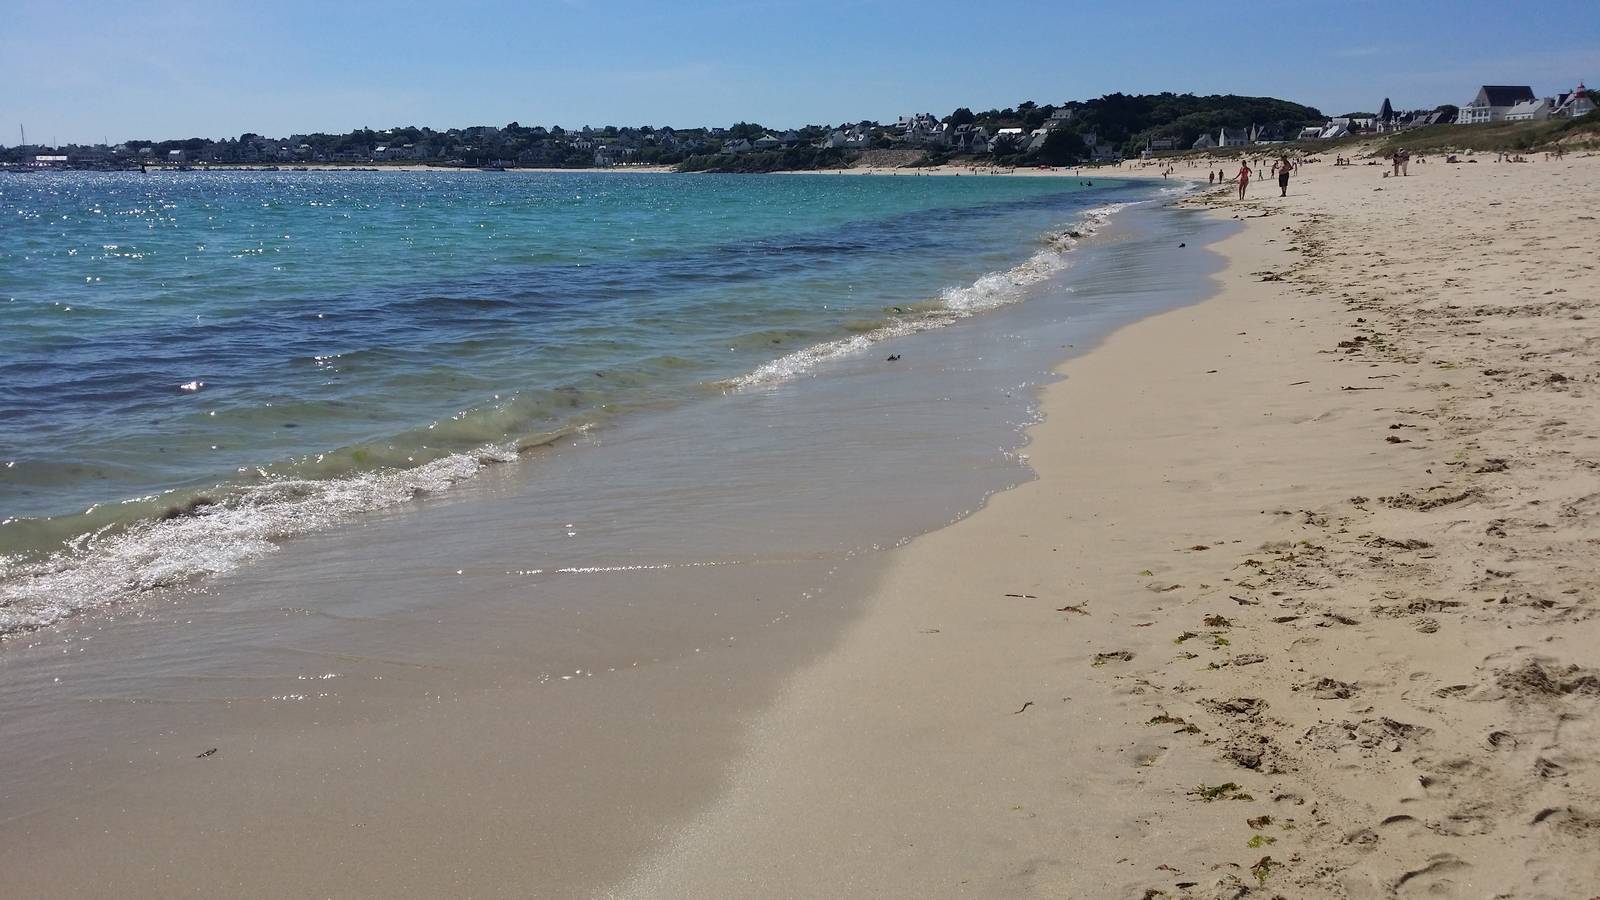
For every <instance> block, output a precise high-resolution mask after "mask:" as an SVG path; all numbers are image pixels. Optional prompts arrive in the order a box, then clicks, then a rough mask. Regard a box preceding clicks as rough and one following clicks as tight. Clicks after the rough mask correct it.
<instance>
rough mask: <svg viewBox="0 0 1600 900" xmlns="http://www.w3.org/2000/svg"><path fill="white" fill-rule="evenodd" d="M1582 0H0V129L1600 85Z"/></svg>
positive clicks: (300, 126)
mask: <svg viewBox="0 0 1600 900" xmlns="http://www.w3.org/2000/svg"><path fill="white" fill-rule="evenodd" d="M1591 4H1592V0H1584V2H1579V0H1534V2H1513V3H1508V2H1505V0H1498V2H1490V0H1459V2H1449V3H1446V2H1438V0H1400V2H1395V0H1384V2H1376V0H1342V2H1341V0H1258V2H1244V3H1228V2H1219V3H1205V4H1202V3H1193V2H1169V0H1148V2H1143V3H1137V4H1130V3H1117V4H1113V3H1099V4H1087V3H1070V4H1069V3H1061V2H1059V0H1057V2H1051V3H1043V2H1017V3H1010V4H1003V5H998V6H988V5H986V4H982V3H972V2H971V0H960V2H947V0H921V2H891V0H878V2H873V0H678V2H674V3H656V2H642V0H605V2H601V0H525V2H510V0H457V2H454V3H438V2H430V3H411V2H406V0H390V2H384V3H373V2H365V0H344V2H337V3H333V2H326V0H274V2H271V3H262V2H253V3H248V4H235V3H230V2H228V0H211V2H205V3H201V2H194V0H163V2H161V3H155V4H137V5H134V4H115V3H110V2H87V0H52V2H38V0H0V23H3V27H0V71H3V72H5V74H6V80H7V86H6V88H5V89H4V90H3V91H0V144H15V143H16V142H17V137H18V136H17V126H18V124H23V125H26V126H27V129H28V139H29V142H30V143H55V142H61V143H66V142H81V143H90V142H98V141H100V140H102V139H109V140H110V141H111V142H113V143H115V142H118V141H122V140H128V139H134V138H146V139H151V140H161V139H167V138H180V137H210V138H221V137H229V136H237V135H239V134H240V133H242V132H246V131H253V132H258V133H261V134H266V135H271V136H277V137H281V136H287V135H288V134H291V133H301V132H312V131H331V132H342V131H348V130H350V129H352V128H358V127H362V126H367V127H371V128H376V129H381V128H386V127H390V126H394V125H429V126H432V127H434V128H440V129H443V128H450V127H463V126H467V125H504V124H506V123H507V122H511V121H517V122H521V123H522V124H524V125H546V126H548V125H562V126H564V127H567V128H573V127H577V126H581V125H585V124H589V125H596V126H598V125H607V124H611V125H646V124H647V125H657V126H660V125H672V126H675V127H694V126H699V125H726V124H730V123H732V122H734V121H738V120H748V121H759V122H761V123H763V124H766V125H769V126H776V127H790V126H799V125H804V124H812V123H818V124H835V123H838V122H842V121H857V120H860V119H877V120H884V119H891V120H892V119H893V118H894V117H895V116H897V115H901V114H905V113H910V112H917V111H926V112H933V113H937V114H939V115H943V114H945V113H948V112H949V111H950V110H951V109H953V108H955V107H957V106H968V107H971V108H973V109H979V110H981V109H988V108H990V107H1006V106H1013V105H1015V104H1016V103H1018V102H1020V101H1022V100H1035V101H1037V102H1040V103H1051V102H1060V101H1063V100H1073V99H1087V98H1090V97H1095V96H1099V95H1101V94H1104V93H1109V92H1112V91H1123V92H1125V93H1147V92H1157V91H1163V90H1171V91H1176V92H1194V93H1201V94H1210V93H1237V94H1251V95H1267V96H1275V97H1282V98H1284V99H1288V100H1295V101H1298V102H1301V103H1307V104H1310V105H1312V106H1316V107H1318V108H1320V109H1321V110H1322V111H1323V112H1324V113H1328V114H1330V115H1335V114H1338V113H1341V112H1349V111H1354V110H1375V109H1376V107H1377V106H1378V105H1379V103H1380V102H1382V100H1383V98H1384V97H1391V98H1393V100H1394V103H1395V105H1396V106H1397V107H1400V108H1410V107H1424V106H1430V107H1431V106H1434V105H1436V104H1439V103H1456V104H1462V103H1465V102H1466V101H1468V100H1469V99H1471V97H1472V95H1473V93H1474V92H1475V91H1476V90H1477V87H1478V85H1479V84H1483V83H1489V84H1531V85H1532V86H1533V88H1534V90H1535V91H1536V92H1538V93H1539V94H1541V95H1544V94H1550V93H1554V92H1555V91H1558V90H1565V89H1567V88H1570V87H1571V86H1572V85H1573V83H1575V82H1576V81H1578V80H1580V79H1584V78H1588V79H1592V80H1595V81H1600V19H1596V17H1595V15H1594V8H1593V6H1592V5H1591Z"/></svg>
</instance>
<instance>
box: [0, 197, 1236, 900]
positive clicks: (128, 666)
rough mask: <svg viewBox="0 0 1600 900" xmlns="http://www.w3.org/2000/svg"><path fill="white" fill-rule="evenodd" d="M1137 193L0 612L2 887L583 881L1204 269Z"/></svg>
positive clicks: (505, 885)
mask: <svg viewBox="0 0 1600 900" xmlns="http://www.w3.org/2000/svg"><path fill="white" fill-rule="evenodd" d="M1129 214H1130V215H1134V214H1135V211H1129ZM1148 215H1149V216H1152V217H1155V218H1156V219H1159V222H1158V223H1155V224H1150V225H1149V227H1145V228H1141V227H1136V226H1135V225H1133V224H1125V225H1121V226H1119V227H1120V228H1121V231H1122V232H1125V233H1112V234H1108V235H1106V236H1105V239H1104V245H1103V246H1100V247H1098V249H1096V248H1090V247H1085V251H1086V252H1085V255H1084V256H1083V257H1082V259H1080V260H1076V261H1075V262H1074V264H1073V267H1072V268H1071V269H1069V271H1068V273H1067V275H1068V277H1067V279H1066V281H1065V282H1063V283H1046V284H1042V285H1040V286H1039V295H1038V296H1036V297H1034V298H1033V299H1030V300H1029V301H1027V302H1024V303H1021V304H1018V305H1016V306H1013V307H1008V308H1005V309H1002V310H999V311H997V312H995V313H992V314H988V315H984V316H980V317H976V318H974V319H970V320H966V321H965V322H962V323H959V324H958V325H957V326H952V327H949V328H944V329H939V330H937V331H933V332H927V333H924V334H919V335H914V336H911V337H908V338H904V339H898V340H895V341H886V342H884V343H882V344H880V345H878V346H877V348H876V349H875V351H874V352H872V353H869V354H864V355H862V356H859V357H854V358H846V359H841V360H838V361H835V362H833V363H830V364H828V365H827V366H825V367H823V369H821V370H819V371H818V374H817V375H816V376H815V377H809V378H803V379H799V380H797V381H795V382H790V383H787V384H783V385H777V386H773V387H770V388H763V389H760V390H750V391H744V392H737V393H734V394H730V395H725V396H715V397H708V398H707V399H706V401H705V402H704V403H701V404H696V405H693V406H692V408H687V409H677V410H672V411H666V412H663V413H661V414H660V415H650V414H646V415H641V416H638V417H632V418H630V419H629V421H627V422H626V423H625V424H622V425H619V426H617V427H615V428H612V429H606V430H604V431H603V432H596V433H594V434H593V435H591V436H588V437H586V438H585V439H583V440H582V441H579V442H577V443H575V444H573V445H571V446H566V447H563V448H560V449H558V450H556V451H553V452H551V453H549V454H548V455H547V456H545V457H542V458H540V459H536V460H533V461H531V462H530V463H529V464H528V465H526V466H515V467H506V468H504V469H500V470H494V471H492V472H490V473H487V474H486V475H484V476H483V477H481V478H479V479H476V480H475V481H474V482H473V483H471V484H469V485H466V486H463V487H462V488H461V489H459V490H458V491H453V492H451V493H450V494H447V495H445V496H443V497H441V498H438V499H435V500H431V501H429V502H426V503H420V504H415V505H410V506H403V507H396V508H394V509H391V510H388V511H385V512H383V513H379V514H375V515H372V516H368V517H364V518H363V519H362V520H360V522H359V523H357V524H355V525H353V526H352V527H349V528H345V529H340V530H338V531H336V532H333V533H329V534H326V535H319V536H316V537H314V538H311V539H306V540H298V541H291V542H289V543H287V544H286V545H284V546H283V547H282V549H281V550H280V551H279V552H278V553H276V554H274V555H273V556H272V557H270V558H268V559H266V560H264V561H263V562H262V563H260V564H258V565H256V566H253V567H251V568H249V569H247V570H245V571H243V572H240V573H237V574H235V575H233V576H230V577H228V578H225V579H221V580H219V581H217V582H215V583H213V584H210V585H207V586H206V587H205V588H204V590H203V591H201V592H198V593H182V592H175V593H171V594H162V595H155V596H151V597H149V598H148V600H147V601H146V602H140V603H138V604H134V605H131V606H128V607H123V608H121V609H119V610H117V611H115V612H112V613H106V614H94V615H89V616H84V617H81V618H79V619H76V620H73V621H72V622H70V623H68V624H67V625H66V626H65V627H63V628H60V629H54V630H49V631H45V632H39V633H36V634H34V635H32V636H28V637H25V638H22V639H18V640H12V641H8V642H7V644H6V646H5V647H4V652H3V653H0V721H3V722H4V723H5V727H4V730H3V732H0V740H3V741H4V746H5V753H4V754H0V867H3V868H4V870H5V871H6V872H7V881H6V885H7V888H6V892H5V893H6V894H7V896H11V895H16V896H24V897H31V896H41V897H54V896H103V895H104V894H105V892H106V891H107V890H108V888H109V887H111V886H114V887H115V889H116V890H117V891H118V892H120V893H123V894H127V895H134V896H173V895H196V894H198V895H208V896H216V895H227V896H271V897H282V896H328V895H340V896H450V895H472V896H548V897H569V896H594V895H599V894H601V893H603V891H604V886H605V885H609V884H616V883H619V882H621V881H622V880H624V879H625V878H627V877H628V876H629V875H630V873H632V872H633V871H635V870H636V868H637V866H638V865H639V863H640V861H641V860H643V859H646V858H648V857H649V855H650V854H651V853H653V852H655V851H658V850H659V849H660V848H661V847H662V846H663V842H664V841H665V840H666V839H668V838H670V837H671V836H672V835H673V834H674V833H675V831H676V828H677V826H679V825H681V824H683V823H684V822H686V821H688V820H689V819H690V817H692V816H693V815H694V814H696V812H697V811H699V810H701V809H703V808H704V807H705V806H706V804H707V803H708V802H710V801H711V800H712V799H713V798H715V797H717V796H719V795H721V794H722V792H723V791H724V790H725V788H726V786H727V779H728V777H729V773H730V772H731V771H732V768H733V765H734V762H735V761H736V760H737V759H739V758H740V757H741V755H742V754H743V753H744V751H745V750H746V749H747V748H748V746H749V745H748V738H749V732H748V731H747V726H748V724H749V723H750V722H752V721H754V720H755V719H756V717H757V716H758V715H759V714H760V713H761V711H762V710H763V709H765V708H766V707H767V706H768V705H770V704H771V702H772V701H773V699H774V698H775V696H776V694H777V691H778V690H779V689H780V687H781V685H782V683H783V681H784V679H785V678H786V677H787V676H788V675H789V674H791V673H792V672H794V671H797V670H799V669H801V668H803V667H804V666H805V665H806V664H808V663H809V662H812V661H814V660H815V659H816V658H817V657H818V656H819V654H821V653H823V652H824V651H825V650H827V648H828V647H830V646H831V645H832V643H833V641H834V640H836V639H837V637H838V635H839V633H840V631H841V629H842V628H843V627H844V626H845V625H847V624H848V623H849V622H850V621H852V620H853V618H854V617H855V616H856V615H857V614H859V612H860V609H861V602H862V599H863V598H864V597H867V596H869V595H871V594H872V585H873V583H874V580H875V578H876V577H877V575H878V573H879V571H880V570H881V569H882V566H883V557H884V556H885V552H884V551H885V550H886V549H887V548H889V547H892V546H893V545H895V544H896V543H898V542H899V541H900V540H902V539H903V538H905V537H906V536H908V535H911V534H915V533H918V532H921V531H926V530H929V529H931V528H935V527H937V526H939V525H941V524H944V523H946V522H948V521H950V520H952V519H955V518H959V517H960V516H962V515H964V514H965V513H967V512H969V511H970V510H971V509H973V508H975V507H977V506H978V505H980V504H981V503H982V502H983V499H984V496H985V495H986V494H987V493H988V492H991V491H995V490H1000V489H1003V488H1005V487H1008V486H1010V485H1012V484H1015V483H1017V482H1019V481H1022V480H1025V479H1026V478H1027V477H1028V473H1027V471H1026V470H1025V469H1024V468H1023V467H1022V466H1021V465H1020V464H1019V462H1018V460H1017V458H1016V457H1015V455H1014V454H1013V453H1012V452H1011V451H1013V450H1014V448H1015V447H1016V445H1017V443H1018V442H1019V441H1020V439H1021V436H1020V428H1021V427H1022V425H1023V424H1025V423H1026V422H1027V421H1031V419H1032V412H1031V407H1032V404H1033V402H1034V398H1035V391H1036V389H1037V386H1038V384H1039V383H1041V382H1042V381H1046V380H1049V378H1050V377H1051V376H1050V374H1049V368H1050V367H1051V366H1052V365H1054V364H1055V363H1056V362H1057V361H1059V360H1060V359H1061V358H1062V357H1063V356H1064V355H1067V354H1069V353H1071V352H1073V351H1074V349H1075V348H1076V349H1081V348H1083V347H1087V346H1089V345H1091V344H1092V343H1093V342H1094V341H1095V340H1097V339H1098V337H1099V336H1100V335H1102V334H1104V333H1106V332H1107V331H1109V330H1111V329H1112V328H1114V327H1116V326H1117V325H1119V324H1121V323H1123V322H1126V321H1129V320H1130V319H1133V318H1137V317H1138V316H1140V315H1144V314H1147V313H1149V312H1152V311H1158V310H1161V309H1165V308H1170V307H1171V306H1172V305H1174V304H1177V303H1186V302H1193V301H1195V300H1197V299H1199V298H1200V297H1201V296H1203V293H1204V291H1205V289H1206V288H1205V276H1206V274H1207V273H1208V272H1210V271H1212V270H1213V269H1214V268H1215V265H1216V264H1217V263H1216V260H1215V258H1214V257H1211V256H1208V255H1206V254H1204V252H1203V251H1202V250H1200V247H1199V245H1201V244H1203V243H1204V242H1205V241H1206V239H1207V234H1208V233H1209V232H1211V231H1213V230H1214V226H1209V225H1205V224H1204V222H1203V221H1202V220H1201V218H1200V217H1199V216H1198V215H1196V214H1193V213H1183V212H1174V211H1171V210H1151V211H1149V212H1148ZM1118 221H1119V222H1120V221H1121V220H1118ZM1134 221H1135V220H1134V219H1129V220H1128V222H1129V223H1133V222H1134ZM1152 221H1154V220H1152ZM1112 231H1113V232H1117V231H1118V229H1117V228H1114V229H1112ZM1184 240H1187V241H1188V242H1191V243H1192V245H1193V247H1192V248H1191V249H1188V250H1181V249H1179V248H1177V247H1176V243H1177V242H1182V241H1184ZM1086 243H1093V242H1086ZM1102 251H1103V252H1102ZM1074 252H1076V251H1074ZM1151 254H1156V256H1155V258H1157V259H1159V260H1163V261H1164V262H1162V264H1161V265H1158V266H1153V267H1152V266H1148V265H1145V264H1144V263H1145V262H1146V258H1147V257H1149V256H1151ZM1079 276H1081V278H1079ZM1074 278H1079V280H1077V281H1074ZM1068 288H1070V289H1068ZM888 355H896V356H900V357H901V358H900V359H899V360H897V361H896V362H894V363H893V364H889V363H887V362H886V360H885V357H886V356H888ZM561 570H567V571H561Z"/></svg>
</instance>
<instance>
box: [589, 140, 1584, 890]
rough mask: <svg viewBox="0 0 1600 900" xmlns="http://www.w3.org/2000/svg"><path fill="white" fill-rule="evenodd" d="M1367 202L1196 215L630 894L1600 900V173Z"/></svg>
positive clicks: (1466, 168) (1549, 168) (1426, 190)
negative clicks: (1001, 477)
mask: <svg viewBox="0 0 1600 900" xmlns="http://www.w3.org/2000/svg"><path fill="white" fill-rule="evenodd" d="M1381 171H1382V170H1381V169H1380V168H1378V167H1367V166H1356V167H1352V168H1334V167H1332V166H1330V165H1327V164H1322V165H1313V166H1308V167H1306V168H1305V169H1304V170H1303V171H1302V173H1301V175H1300V176H1299V177H1298V178H1297V179H1296V181H1295V183H1294V186H1293V193H1292V195H1291V196H1290V197H1289V198H1288V199H1287V200H1279V199H1278V198H1277V197H1276V196H1275V195H1276V194H1277V191H1276V189H1275V186H1271V187H1269V186H1268V185H1266V184H1264V183H1263V184H1258V185H1257V186H1256V187H1254V188H1253V195H1254V196H1253V197H1252V199H1250V200H1247V201H1246V202H1244V203H1235V202H1233V201H1231V200H1226V199H1222V198H1224V197H1226V195H1227V194H1228V193H1230V192H1231V188H1229V189H1221V190H1218V191H1215V192H1213V198H1212V200H1211V202H1212V203H1213V204H1214V205H1215V206H1216V207H1217V208H1218V211H1217V212H1216V213H1215V214H1217V215H1222V216H1236V217H1239V218H1241V220H1242V221H1243V222H1244V224H1245V225H1246V227H1245V229H1244V230H1243V231H1242V232H1241V233H1239V234H1238V235H1237V236H1236V237H1234V238H1231V239H1229V240H1228V241H1226V242H1225V243H1224V244H1222V245H1221V246H1220V248H1219V249H1220V251H1221V252H1222V253H1224V254H1225V255H1226V257H1227V258H1228V260H1229V265H1228V268H1227V270H1226V271H1225V273H1224V274H1223V275H1222V276H1221V277H1220V282H1221V283H1220V290H1219V292H1218V294H1217V295H1216V296H1215V298H1214V299H1211V300H1209V301H1207V302H1205V303H1202V304H1200V305H1198V306H1194V307H1191V308H1186V309H1181V310H1177V311H1174V312H1171V313H1168V314H1165V315H1162V316H1159V317H1156V318H1153V319H1149V320H1145V321H1143V322H1140V323H1137V324H1135V325H1132V326H1129V327H1128V328H1126V329H1124V330H1122V331H1121V332H1119V333H1117V334H1116V335H1114V336H1113V337H1112V338H1111V339H1110V340H1108V341H1107V342H1106V343H1105V344H1104V345H1103V346H1102V347H1101V348H1099V349H1097V350H1095V351H1094V352H1091V353H1090V354H1088V355H1087V356H1084V357H1082V358H1079V359H1076V360H1074V361H1072V362H1070V363H1068V364H1066V365H1065V366H1064V367H1063V369H1062V371H1063V372H1064V374H1065V375H1066V379H1065V380H1064V381H1063V382H1061V383H1059V384H1057V385H1055V386H1054V387H1052V388H1051V389H1049V391H1048V392H1047V394H1046V396H1045V398H1044V409H1045V412H1046V417H1047V418H1046V421H1045V422H1044V423H1043V424H1041V425H1039V426H1037V427H1036V428H1035V429H1033V432H1032V434H1033V443H1032V445H1031V446H1030V447H1029V448H1028V453H1029V454H1030V456H1031V462H1032V464H1033V466H1034V468H1035V469H1036V470H1037V473H1038V480H1037V481H1035V482H1032V483H1030V484H1027V485H1024V486H1022V487H1020V488H1017V489H1015V490H1013V491H1010V492H1008V493H1005V494H1002V495H999V496H997V497H995V498H993V500H992V501H991V503H990V504H989V505H988V506H987V507H986V508H985V509H984V510H982V511H981V512H979V513H978V514H976V515H974V516H972V517H970V518H968V519H966V520H963V521H961V522H959V523H957V524H955V525H953V526H951V527H948V528H945V529H943V530H940V531H937V532H934V533H931V534H928V535H926V536H924V537H922V538H919V539H917V540H916V541H914V542H912V543H911V544H910V545H908V546H907V547H905V548H902V549H901V550H899V551H896V553H895V555H894V559H893V561H892V563H891V565H890V571H889V573H888V576H887V577H886V579H885V580H884V581H883V583H882V585H881V588H880V589H879V590H878V591H877V593H876V595H875V597H874V598H873V599H872V601H871V603H870V604H869V605H868V607H867V612H866V613H865V615H864V616H863V617H862V619H861V620H859V622H858V623H857V624H856V625H855V626H853V627H852V629H851V630H850V631H849V632H848V633H847V635H846V636H845V637H844V638H843V639H842V640H841V642H840V643H839V644H838V646H837V647H836V648H835V649H834V650H833V651H832V652H831V653H830V654H829V655H827V656H826V657H824V658H823V659H822V660H821V661H820V662H818V663H816V664H814V665H812V666H810V667H809V668H807V669H805V670H803V671H802V672H801V673H800V674H799V675H797V676H796V677H794V678H793V679H792V680H791V681H790V682H789V684H788V685H787V688H786V689H785V691H784V693H783V695H782V698H781V700H780V701H779V702H778V703H777V704H776V705H775V706H773V707H772V708H771V709H770V710H769V711H768V712H766V713H765V714H763V715H761V716H760V717H759V719H758V720H757V721H756V722H755V723H754V724H753V725H752V729H751V737H750V747H749V751H748V753H747V754H746V755H745V757H744V759H743V760H742V762H741V763H740V765H739V766H738V768H737V769H736V770H735V771H734V772H733V773H731V775H730V783H731V788H730V789H729V790H728V791H727V793H726V794H725V795H724V796H723V797H722V798H721V799H720V800H718V801H717V802H716V803H714V804H713V805H712V806H711V807H710V808H709V809H708V810H707V811H705V812H704V814H702V815H701V816H699V817H698V818H697V819H696V820H695V821H694V822H693V824H692V825H691V826H689V827H687V828H684V829H682V830H681V831H680V832H679V833H677V834H676V835H675V836H674V837H673V838H672V840H671V842H670V845H669V848H668V849H667V850H666V851H665V852H663V853H661V854H660V855H659V856H657V857H656V858H655V859H654V860H653V861H652V862H651V863H650V864H648V865H647V866H646V867H644V868H643V869H642V870H641V871H640V872H639V873H637V875H636V876H635V877H634V879H633V880H632V881H630V882H628V883H626V884H624V885H621V886H620V887H619V888H618V889H617V890H616V891H615V893H616V894H617V895H620V896H627V897H955V896H970V897H984V898H989V897H1017V896H1050V897H1083V898H1103V897H1116V898H1120V897H1126V898H1145V900H1149V898H1161V897H1165V898H1177V897H1206V898H1211V897H1228V898H1235V897H1255V896H1259V897H1284V898H1319V897H1351V898H1360V897H1410V896H1450V897H1457V896H1460V897H1517V898H1525V897H1549V898H1583V897H1593V896H1596V895H1600V766H1597V764H1596V755H1597V747H1600V717H1597V715H1596V713H1597V709H1596V707H1597V704H1600V658H1597V657H1600V650H1597V649H1596V648H1597V647H1600V643H1597V638H1600V620H1597V619H1596V618H1595V612H1596V610H1597V608H1600V607H1597V604H1600V577H1597V573H1596V568H1597V566H1596V561H1597V560H1600V417H1597V416H1596V413H1595V399H1594V391H1595V389H1596V378H1597V375H1600V369H1597V362H1600V320H1597V319H1596V318H1594V315H1595V312H1596V309H1597V307H1600V270H1597V268H1596V260H1595V252H1594V245H1593V236H1594V235H1595V234H1596V232H1597V229H1596V227H1595V217H1596V215H1597V213H1596V211H1597V210H1600V159H1595V158H1568V159H1566V160H1562V161H1556V162H1542V161H1540V162H1534V163H1529V164H1526V165H1512V164H1503V165H1502V164H1495V163H1492V162H1489V161H1488V160H1487V159H1485V161H1484V162H1482V163H1476V164H1466V165H1460V166H1450V165H1446V164H1444V163H1441V162H1429V163H1426V164H1421V165H1419V164H1415V163H1413V165H1412V172H1413V174H1412V176H1411V177H1408V178H1402V179H1393V178H1382V177H1380V176H1381ZM1269 194H1270V195H1272V196H1268V195H1269Z"/></svg>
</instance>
